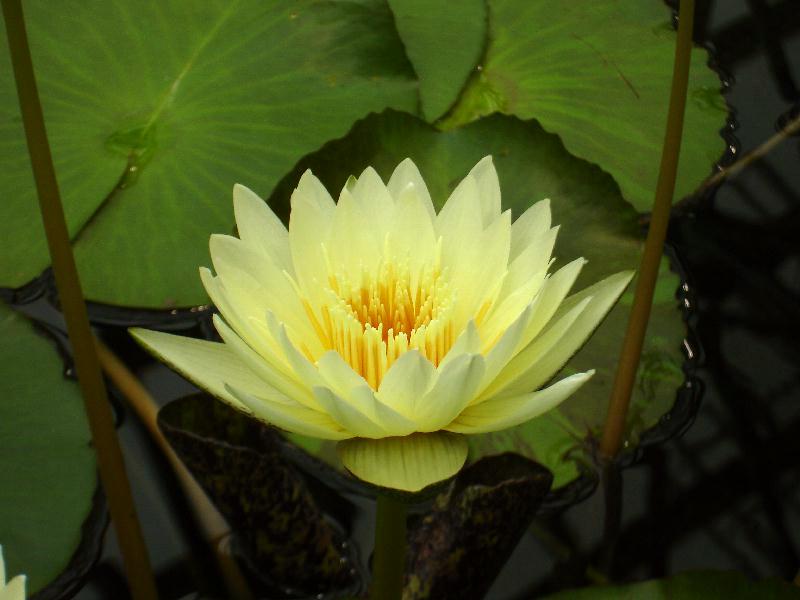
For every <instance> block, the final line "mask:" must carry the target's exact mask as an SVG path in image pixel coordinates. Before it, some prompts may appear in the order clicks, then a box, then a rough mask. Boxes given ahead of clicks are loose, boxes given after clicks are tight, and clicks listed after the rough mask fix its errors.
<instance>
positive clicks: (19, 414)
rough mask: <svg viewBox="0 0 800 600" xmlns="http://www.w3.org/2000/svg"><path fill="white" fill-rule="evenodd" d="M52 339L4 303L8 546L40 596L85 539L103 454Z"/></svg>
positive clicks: (2, 503) (4, 533) (0, 525)
mask: <svg viewBox="0 0 800 600" xmlns="http://www.w3.org/2000/svg"><path fill="white" fill-rule="evenodd" d="M63 369H64V366H63V363H62V361H61V358H60V357H59V356H58V353H57V352H56V349H55V346H54V344H53V343H52V342H50V341H49V340H47V339H45V338H44V337H42V336H41V335H39V334H38V333H37V332H35V331H34V330H33V327H32V326H31V324H30V323H28V322H27V321H26V320H25V319H24V318H23V317H21V316H20V315H18V314H16V313H14V312H12V311H11V310H10V309H9V308H8V307H6V306H5V305H3V304H0V478H2V482H1V483H0V544H2V546H3V553H4V555H5V559H6V570H7V571H8V572H9V573H25V574H26V575H27V577H28V584H27V588H28V593H29V594H32V593H34V592H36V591H38V590H39V589H41V588H42V587H43V586H44V585H46V584H47V583H48V582H50V581H52V580H53V579H55V577H56V576H57V575H58V574H59V573H61V572H62V571H63V570H64V568H65V567H66V566H67V563H68V562H69V560H70V558H71V556H72V554H73V553H74V552H75V550H76V549H77V547H78V544H79V542H80V541H81V525H82V524H83V522H84V521H85V520H86V518H87V516H88V515H89V513H90V511H91V507H92V495H93V493H94V490H95V485H96V480H97V478H96V475H95V458H94V452H93V451H92V449H91V447H90V445H89V441H90V434H89V427H88V424H87V422H86V416H85V413H84V411H83V402H82V400H81V395H80V392H79V391H78V387H77V385H75V383H73V382H71V381H68V380H67V379H65V378H64V376H63V374H62V373H63Z"/></svg>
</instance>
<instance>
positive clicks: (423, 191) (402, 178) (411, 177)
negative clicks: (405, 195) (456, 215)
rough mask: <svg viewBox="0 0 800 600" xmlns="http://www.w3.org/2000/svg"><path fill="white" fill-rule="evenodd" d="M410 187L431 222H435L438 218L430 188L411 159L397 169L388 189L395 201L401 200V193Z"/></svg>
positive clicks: (403, 162)
mask: <svg viewBox="0 0 800 600" xmlns="http://www.w3.org/2000/svg"><path fill="white" fill-rule="evenodd" d="M409 186H411V187H412V188H413V190H414V193H415V194H416V196H417V198H419V200H420V202H421V204H422V206H423V208H424V209H425V211H426V212H427V213H428V215H429V216H430V219H431V221H433V220H434V219H435V218H436V211H435V210H434V208H433V202H431V195H430V193H429V192H428V186H426V185H425V180H424V179H422V175H420V173H419V169H417V165H415V164H414V162H413V161H412V160H411V159H410V158H406V159H405V160H403V161H402V162H401V163H400V164H399V165H397V167H395V170H394V172H393V173H392V176H391V177H390V178H389V183H388V184H387V185H386V187H387V189H388V190H389V193H390V194H391V195H392V196H393V197H394V199H395V200H399V199H400V195H401V193H402V192H403V191H404V190H406V189H407V188H408V187H409Z"/></svg>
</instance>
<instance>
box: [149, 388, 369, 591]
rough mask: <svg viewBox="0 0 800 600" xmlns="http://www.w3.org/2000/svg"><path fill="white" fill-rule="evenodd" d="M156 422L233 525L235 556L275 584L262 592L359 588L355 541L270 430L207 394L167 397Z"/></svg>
mask: <svg viewBox="0 0 800 600" xmlns="http://www.w3.org/2000/svg"><path fill="white" fill-rule="evenodd" d="M158 423H159V427H160V428H161V430H162V431H163V432H164V435H165V436H166V437H167V439H168V440H169V442H170V444H171V445H172V447H173V448H174V449H175V450H176V452H177V453H178V455H179V456H180V457H181V460H182V461H183V462H184V463H185V464H186V466H187V467H188V468H189V470H190V471H191V473H192V475H194V477H195V478H196V479H197V481H198V482H199V483H200V485H201V486H202V487H203V489H205V490H206V492H207V493H208V494H209V497H210V498H211V500H212V502H213V503H214V505H215V506H216V507H217V508H218V509H219V511H220V512H221V513H222V515H223V516H224V517H225V518H226V519H227V520H228V522H229V523H230V524H231V526H232V528H233V529H234V534H235V536H236V540H237V544H236V547H237V548H238V549H239V550H240V556H241V557H242V558H243V559H244V562H245V564H246V565H247V566H249V567H250V568H251V570H252V571H253V572H254V573H255V574H256V575H257V576H258V577H259V579H261V580H262V581H263V583H264V586H265V588H266V590H270V589H271V590H272V591H271V592H265V593H273V594H274V593H280V594H283V595H288V596H289V597H296V596H304V595H305V596H308V595H313V594H324V593H328V592H331V591H354V590H356V589H357V588H358V587H359V585H360V576H359V573H358V572H357V569H356V566H355V565H356V562H355V560H354V557H353V555H352V552H353V549H352V547H351V546H350V545H349V544H348V543H347V542H345V541H344V535H343V533H342V532H341V531H339V530H338V529H337V528H336V527H335V526H334V525H332V523H331V522H329V521H328V520H327V519H326V518H325V517H324V516H323V514H322V512H321V511H320V509H319V507H318V506H317V504H316V502H315V501H314V498H313V497H312V495H311V493H310V492H309V489H308V487H307V485H306V483H305V481H304V479H303V478H302V477H301V476H300V475H299V474H298V473H297V471H296V470H295V469H294V468H293V467H292V466H291V465H290V464H289V463H288V462H287V461H286V459H285V458H284V457H283V456H282V455H281V453H280V444H281V441H280V436H279V434H277V433H276V432H275V431H274V430H273V429H271V428H270V427H268V426H266V425H264V424H262V423H260V422H258V421H256V420H254V419H252V418H250V417H248V416H246V415H244V414H243V413H240V412H238V411H236V410H234V409H232V408H230V407H228V406H227V405H225V404H223V403H222V402H219V401H217V400H215V399H214V398H212V397H211V396H208V395H206V394H196V395H192V396H187V397H185V398H182V399H180V400H176V401H174V402H171V403H169V404H168V405H166V406H165V407H164V408H162V409H161V411H160V412H159V415H158Z"/></svg>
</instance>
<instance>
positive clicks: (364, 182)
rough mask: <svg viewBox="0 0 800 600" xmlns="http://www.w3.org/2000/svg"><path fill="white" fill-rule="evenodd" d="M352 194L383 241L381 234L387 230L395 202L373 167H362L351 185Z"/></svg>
mask: <svg viewBox="0 0 800 600" xmlns="http://www.w3.org/2000/svg"><path fill="white" fill-rule="evenodd" d="M352 195H353V198H354V199H355V201H356V203H357V204H358V206H359V207H360V209H361V211H362V212H363V213H364V215H365V216H366V218H367V221H369V222H370V223H371V225H372V227H371V228H372V229H373V230H375V232H376V233H378V234H379V238H380V240H381V241H383V235H384V234H385V233H386V231H388V230H389V226H390V223H391V218H392V213H393V212H394V203H395V202H394V197H393V196H392V195H391V194H390V193H389V190H387V189H386V185H385V184H384V183H383V180H382V179H381V177H380V175H378V173H377V172H376V171H375V169H373V168H372V167H367V168H366V169H364V171H363V172H362V173H361V175H360V176H359V178H358V180H357V181H356V183H355V185H354V186H353V189H352Z"/></svg>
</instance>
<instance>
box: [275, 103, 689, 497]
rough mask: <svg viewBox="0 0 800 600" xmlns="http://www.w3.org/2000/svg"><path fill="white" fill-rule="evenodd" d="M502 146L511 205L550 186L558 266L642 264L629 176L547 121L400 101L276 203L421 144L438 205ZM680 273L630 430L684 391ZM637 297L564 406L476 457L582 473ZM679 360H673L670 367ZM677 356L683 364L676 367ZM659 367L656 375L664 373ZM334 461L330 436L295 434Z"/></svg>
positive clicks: (380, 167) (498, 156) (516, 208)
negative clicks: (509, 458) (313, 183)
mask: <svg viewBox="0 0 800 600" xmlns="http://www.w3.org/2000/svg"><path fill="white" fill-rule="evenodd" d="M486 154H492V155H493V156H494V161H495V164H496V166H497V170H498V173H499V177H500V187H501V190H502V196H503V206H504V208H511V209H512V213H513V215H515V216H518V215H520V214H521V213H522V212H523V211H524V210H525V209H526V208H527V207H528V206H530V205H531V204H532V203H533V202H535V201H537V200H540V199H542V198H546V197H549V198H551V206H552V211H553V223H555V224H561V230H560V232H559V237H558V242H557V244H556V249H555V256H556V257H558V262H557V264H556V265H555V266H554V267H553V268H557V267H558V266H559V265H562V264H566V263H567V262H569V261H570V260H571V259H573V258H576V257H578V256H585V257H586V258H587V259H588V260H589V263H588V264H587V265H586V266H585V267H584V270H583V272H582V273H581V275H580V277H579V279H578V281H577V283H576V284H575V288H574V289H576V290H580V289H582V288H584V287H586V286H588V285H589V284H591V283H594V282H597V281H599V280H600V279H601V278H603V277H605V276H607V275H610V274H612V273H616V272H618V271H621V270H625V269H635V268H637V266H638V264H639V259H640V255H641V247H642V239H641V232H640V227H639V224H638V217H637V213H636V211H635V210H634V209H633V208H632V207H631V206H630V204H628V203H627V202H625V200H623V198H622V197H621V195H620V193H619V188H618V187H617V186H616V184H615V183H614V181H613V180H612V179H611V177H609V176H608V175H607V174H606V173H604V172H603V171H601V170H600V169H599V168H598V167H596V166H594V165H591V164H589V163H587V162H585V161H583V160H580V159H576V158H575V157H573V156H571V155H570V154H569V153H568V152H567V151H566V150H565V149H564V147H563V145H562V144H561V141H560V140H559V139H558V138H557V137H556V136H554V135H550V134H548V133H546V132H545V131H544V130H543V129H542V128H541V127H540V126H539V125H538V124H536V123H533V122H529V123H525V122H522V121H519V120H518V119H515V118H511V117H505V116H501V115H495V116H493V117H490V118H486V119H482V120H480V121H477V122H474V123H472V124H470V125H468V126H465V127H463V128H460V129H457V130H452V131H448V132H439V131H436V130H435V129H434V128H432V127H431V126H429V125H426V124H425V123H423V122H421V121H419V120H418V119H415V118H414V117H411V116H409V115H401V114H397V113H387V114H384V115H381V116H376V117H370V118H368V119H366V120H364V121H363V122H361V123H359V124H358V125H357V126H356V127H355V128H354V129H353V131H352V132H351V133H350V135H348V136H347V137H346V138H344V139H343V140H340V141H337V142H333V143H331V144H329V145H327V146H326V147H325V148H324V149H323V150H322V151H321V152H319V153H316V154H314V155H312V156H310V157H307V158H306V159H305V160H303V161H302V162H301V163H300V165H298V168H297V169H296V170H295V172H294V173H292V174H290V175H289V176H287V178H286V179H285V180H284V181H283V182H282V184H281V186H279V188H278V190H277V192H276V194H275V195H274V196H273V198H272V201H271V204H272V205H273V206H284V205H285V203H286V199H288V197H289V194H290V193H291V189H292V188H293V187H294V185H296V183H297V180H298V179H299V174H300V172H302V170H304V169H306V168H311V169H312V170H313V171H314V173H315V174H317V175H318V176H319V177H320V178H321V180H322V181H323V183H325V185H326V186H327V187H328V189H330V190H334V191H335V190H338V189H340V188H341V186H343V185H344V183H345V180H346V178H347V176H348V175H349V174H350V173H354V174H358V173H360V172H361V170H362V169H363V168H364V167H366V166H367V165H373V166H374V167H375V168H376V169H377V171H378V172H379V173H380V174H381V175H382V176H383V177H384V178H388V176H389V174H390V173H391V171H392V169H393V168H394V166H395V165H396V164H397V163H398V162H399V161H400V160H402V159H403V158H405V157H407V156H410V157H411V158H412V159H413V160H414V162H415V163H416V164H417V165H418V166H419V168H420V171H421V173H422V176H423V177H424V179H425V181H426V183H427V184H428V187H429V188H430V192H431V196H432V197H433V199H434V203H436V204H437V208H439V207H441V206H442V204H443V203H444V201H445V200H446V198H447V196H448V194H449V193H450V191H452V189H453V188H454V186H455V185H456V184H457V183H458V182H459V181H460V180H461V178H462V177H464V175H466V174H467V172H468V171H469V170H470V169H471V168H472V166H473V165H474V164H475V163H476V162H477V161H478V160H479V159H480V158H481V157H482V156H484V155H486ZM678 283H679V282H678V278H677V277H676V276H675V275H673V274H672V273H670V272H669V270H668V269H667V268H666V265H664V268H662V270H661V274H660V283H659V288H658V289H659V291H660V293H659V295H658V297H657V299H656V305H655V307H654V313H653V316H654V318H653V321H652V322H651V325H650V328H649V330H648V338H647V341H646V344H645V355H652V356H654V357H657V363H658V364H659V367H658V368H651V369H649V370H648V369H647V368H646V367H647V364H645V366H644V367H643V369H641V370H640V373H639V383H640V385H639V386H638V387H637V390H636V393H635V397H634V403H635V405H636V406H637V410H636V411H634V413H633V416H634V417H635V418H632V420H631V422H630V424H629V425H630V431H629V442H630V443H631V444H635V443H636V436H637V434H638V433H639V432H641V431H642V430H644V429H647V428H649V427H651V426H652V425H653V424H654V423H655V422H656V421H657V419H658V418H659V417H660V416H661V415H663V414H664V413H666V412H667V411H668V410H669V409H670V408H671V407H672V405H673V403H674V401H675V391H676V388H677V387H678V386H679V385H680V383H681V382H682V380H683V374H682V372H681V371H680V365H681V364H682V355H681V353H680V351H679V348H680V344H681V341H682V339H683V333H684V326H683V323H682V321H681V316H680V313H679V311H678V310H677V307H676V301H675V300H674V297H673V293H674V291H675V290H676V289H677V287H678ZM629 304H630V303H629V302H627V300H626V299H625V298H623V301H622V302H621V303H620V304H619V305H618V306H617V307H616V308H615V309H614V310H613V311H612V312H611V313H610V315H609V316H608V317H607V319H606V321H605V322H604V323H603V324H602V325H601V326H600V328H599V329H598V330H597V332H596V333H595V335H594V336H593V337H592V339H591V340H590V342H589V343H588V344H587V345H586V346H585V347H584V348H583V349H582V350H581V351H580V352H579V353H578V354H577V355H576V356H575V357H574V358H573V359H572V360H571V361H570V362H569V363H568V364H567V365H566V367H565V368H564V370H563V371H562V373H561V374H559V375H558V376H557V377H563V376H564V375H567V374H570V373H574V372H576V371H578V370H581V371H585V370H587V369H588V368H594V369H596V370H597V374H596V375H595V377H593V378H592V379H591V380H590V382H589V383H587V384H586V385H585V386H584V387H583V388H582V389H581V390H579V392H578V393H577V394H575V396H573V397H572V398H571V399H569V400H567V401H566V402H565V403H564V404H563V405H562V407H561V408H560V409H559V410H557V411H552V412H550V413H548V414H547V415H545V416H544V417H542V418H539V419H534V420H533V421H529V422H528V423H526V424H524V425H520V426H518V427H515V428H513V429H509V430H506V431H502V432H498V433H491V434H484V435H477V436H469V441H470V445H471V449H472V451H471V456H472V458H473V459H475V458H478V457H480V456H483V455H486V454H495V453H501V452H507V451H513V452H518V453H520V454H522V455H524V456H527V457H529V458H533V459H534V460H536V461H538V462H540V463H542V464H543V465H545V466H546V467H547V468H548V469H550V470H551V471H552V472H553V474H554V476H555V482H554V487H559V486H562V485H565V484H567V483H569V482H570V481H572V480H574V479H575V478H576V477H577V476H578V474H579V470H578V466H577V465H576V462H575V460H574V458H575V457H573V456H568V454H575V450H576V449H580V448H581V446H582V444H583V442H584V440H585V438H586V436H587V434H589V433H590V432H595V431H596V430H597V429H598V428H599V427H600V425H601V424H602V421H603V418H604V415H605V410H606V403H607V401H608V397H609V393H610V385H611V378H612V376H613V372H614V370H615V368H616V361H617V357H618V355H619V348H620V347H621V343H622V336H623V333H624V324H625V321H626V319H627V313H628V311H629V310H630V305H629ZM665 366H666V367H669V368H666V367H665ZM673 367H675V368H673ZM656 374H657V375H656ZM290 437H291V438H292V439H294V440H296V441H298V442H299V443H300V444H301V445H303V446H304V447H306V448H307V449H308V450H309V451H311V452H313V453H315V454H316V455H317V456H319V457H321V458H322V459H323V460H327V461H328V462H329V463H330V464H333V465H336V466H338V464H337V462H336V459H335V458H332V457H333V455H334V453H333V452H331V449H330V447H329V446H330V444H327V443H320V442H319V441H317V440H314V441H307V438H302V437H300V436H294V435H292V436H290Z"/></svg>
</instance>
